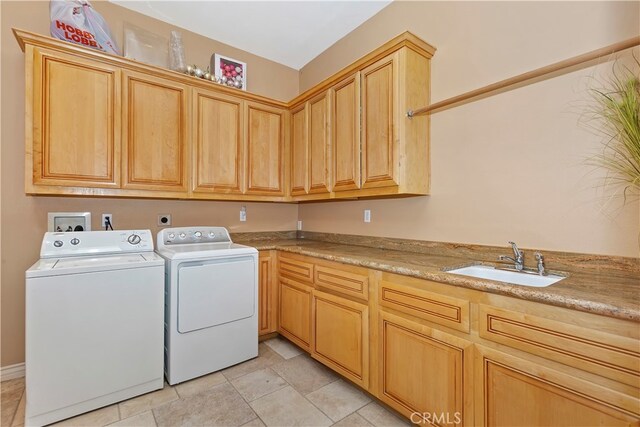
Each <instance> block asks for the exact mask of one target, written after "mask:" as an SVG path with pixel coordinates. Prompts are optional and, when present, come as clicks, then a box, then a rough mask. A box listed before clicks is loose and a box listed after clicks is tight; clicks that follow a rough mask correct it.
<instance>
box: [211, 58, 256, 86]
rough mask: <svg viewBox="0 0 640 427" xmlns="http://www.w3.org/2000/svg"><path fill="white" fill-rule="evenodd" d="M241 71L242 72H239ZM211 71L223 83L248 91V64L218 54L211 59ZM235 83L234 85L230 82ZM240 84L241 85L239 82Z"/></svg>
mask: <svg viewBox="0 0 640 427" xmlns="http://www.w3.org/2000/svg"><path fill="white" fill-rule="evenodd" d="M238 69H240V71H238ZM211 70H212V72H213V73H214V74H215V75H216V76H217V77H219V78H220V79H221V83H222V84H224V85H227V86H230V87H235V88H237V89H242V90H245V91H246V90H247V63H246V62H242V61H238V60H237V59H233V58H229V57H227V56H224V55H220V54H218V53H214V54H213V56H212V57H211ZM230 81H231V82H233V83H232V84H230V83H228V82H230ZM238 81H239V82H240V85H238V84H237V82H238Z"/></svg>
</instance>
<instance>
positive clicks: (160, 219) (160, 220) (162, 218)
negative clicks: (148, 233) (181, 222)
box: [158, 214, 171, 227]
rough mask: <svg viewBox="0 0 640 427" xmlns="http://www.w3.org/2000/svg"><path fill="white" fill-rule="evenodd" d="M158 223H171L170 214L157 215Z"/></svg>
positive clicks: (163, 224) (162, 225) (161, 225)
mask: <svg viewBox="0 0 640 427" xmlns="http://www.w3.org/2000/svg"><path fill="white" fill-rule="evenodd" d="M158 225H159V226H160V227H168V226H170V225H171V214H160V215H158Z"/></svg>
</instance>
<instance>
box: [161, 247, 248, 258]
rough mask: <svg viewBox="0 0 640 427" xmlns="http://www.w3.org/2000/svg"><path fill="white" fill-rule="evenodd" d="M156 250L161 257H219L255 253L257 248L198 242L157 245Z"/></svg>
mask: <svg viewBox="0 0 640 427" xmlns="http://www.w3.org/2000/svg"><path fill="white" fill-rule="evenodd" d="M156 252H158V253H159V254H160V255H162V256H163V257H165V258H167V259H170V260H174V259H196V258H220V257H228V256H235V255H246V254H250V255H251V254H257V253H258V250H257V249H256V248H254V247H251V246H245V245H239V244H237V243H198V244H188V245H173V246H163V247H159V248H158V249H157V250H156Z"/></svg>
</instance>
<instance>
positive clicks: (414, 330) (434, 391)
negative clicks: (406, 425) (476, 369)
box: [378, 311, 473, 425]
mask: <svg viewBox="0 0 640 427" xmlns="http://www.w3.org/2000/svg"><path fill="white" fill-rule="evenodd" d="M379 340H380V352H379V354H378V364H379V370H380V371H379V387H380V389H379V392H378V397H379V398H380V399H381V400H382V401H384V402H385V403H387V404H388V405H390V406H391V407H392V408H394V409H396V410H397V411H398V412H400V413H401V414H403V415H405V416H406V417H407V418H409V419H410V420H411V421H413V422H415V423H428V422H432V423H434V424H445V425H463V424H464V425H472V424H473V422H472V417H473V414H472V407H473V389H472V388H471V387H470V386H469V385H470V384H471V376H472V372H473V370H472V364H473V351H472V348H473V347H472V346H473V343H471V342H470V341H467V340H464V339H461V338H459V337H456V336H453V335H450V334H448V333H446V332H442V331H440V330H436V329H433V328H430V327H427V326H424V325H422V324H419V323H417V322H413V321H411V320H407V319H405V318H403V317H399V316H396V315H393V314H390V313H387V312H384V311H381V312H380V330H379ZM434 421H435V422H434Z"/></svg>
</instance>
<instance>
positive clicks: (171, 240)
mask: <svg viewBox="0 0 640 427" xmlns="http://www.w3.org/2000/svg"><path fill="white" fill-rule="evenodd" d="M197 243H232V242H231V237H230V236H229V231H227V229H226V228H224V227H178V228H165V229H164V230H162V231H160V232H159V233H158V247H161V246H170V245H185V244H197Z"/></svg>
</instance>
